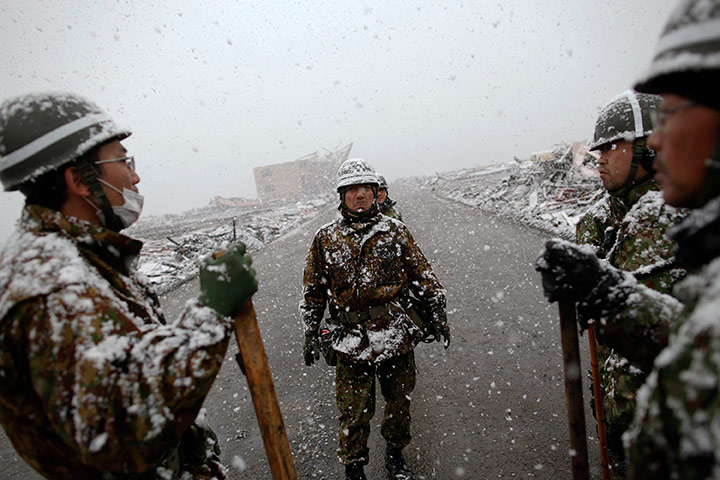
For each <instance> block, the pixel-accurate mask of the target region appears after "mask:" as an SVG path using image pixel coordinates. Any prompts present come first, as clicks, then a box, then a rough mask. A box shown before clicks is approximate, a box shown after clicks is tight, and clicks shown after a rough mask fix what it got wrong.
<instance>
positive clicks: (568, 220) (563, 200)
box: [416, 142, 605, 240]
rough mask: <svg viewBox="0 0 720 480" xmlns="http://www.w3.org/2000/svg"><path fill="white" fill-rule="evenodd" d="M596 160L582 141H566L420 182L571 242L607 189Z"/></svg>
mask: <svg viewBox="0 0 720 480" xmlns="http://www.w3.org/2000/svg"><path fill="white" fill-rule="evenodd" d="M597 158H598V155H597V153H596V152H590V151H589V150H588V146H587V145H586V144H584V143H580V142H573V143H572V144H571V145H568V144H566V143H562V144H559V145H556V146H555V147H553V148H552V149H551V150H548V151H544V152H537V153H533V154H531V155H530V158H528V159H526V160H520V159H518V158H517V157H516V158H515V162H514V163H509V164H503V165H490V166H482V167H476V168H471V169H464V170H457V171H454V172H444V173H438V174H435V175H434V176H432V177H429V178H427V177H426V178H420V179H416V180H417V181H419V182H420V184H421V186H422V187H423V188H429V189H431V190H432V191H433V192H435V193H436V194H438V195H440V196H443V197H446V198H450V199H452V200H455V201H457V202H460V203H464V204H466V205H469V206H472V207H476V208H479V209H481V210H484V211H487V212H490V213H493V214H499V215H502V216H507V217H510V218H513V219H515V220H517V221H519V222H521V223H524V224H527V225H530V226H533V227H535V228H539V229H541V230H545V231H548V232H551V233H553V234H555V235H557V236H559V237H563V238H565V239H568V240H572V239H574V238H575V224H576V223H577V222H578V221H579V220H580V218H581V217H582V216H583V215H584V214H585V212H586V211H587V209H588V208H589V207H590V206H591V205H593V204H594V203H595V202H597V201H598V200H599V199H600V198H601V197H602V196H603V194H604V193H605V189H604V188H603V187H602V183H601V181H600V176H599V174H598V172H597Z"/></svg>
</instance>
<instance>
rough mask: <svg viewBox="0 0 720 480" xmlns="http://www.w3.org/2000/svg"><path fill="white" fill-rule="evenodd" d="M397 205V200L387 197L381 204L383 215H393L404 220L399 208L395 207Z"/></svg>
mask: <svg viewBox="0 0 720 480" xmlns="http://www.w3.org/2000/svg"><path fill="white" fill-rule="evenodd" d="M395 205H397V202H396V201H395V200H392V199H391V198H390V197H388V198H387V199H385V202H384V203H381V204H379V206H380V213H382V214H383V215H387V216H388V217H392V218H394V219H396V220H400V221H401V222H402V221H403V219H402V215H400V212H399V211H398V209H396V208H395Z"/></svg>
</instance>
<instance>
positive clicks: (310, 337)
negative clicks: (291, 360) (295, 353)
mask: <svg viewBox="0 0 720 480" xmlns="http://www.w3.org/2000/svg"><path fill="white" fill-rule="evenodd" d="M303 356H304V357H305V365H307V366H308V367H309V366H310V365H312V364H313V363H315V362H316V361H318V360H320V342H319V341H318V337H317V334H312V333H308V334H307V335H305V345H304V346H303Z"/></svg>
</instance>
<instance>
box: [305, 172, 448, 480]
mask: <svg viewBox="0 0 720 480" xmlns="http://www.w3.org/2000/svg"><path fill="white" fill-rule="evenodd" d="M377 189H378V181H377V177H376V175H375V172H374V170H373V169H372V168H371V167H370V166H369V165H368V163H367V162H365V161H364V160H361V159H350V160H346V161H345V162H344V163H343V164H342V165H341V166H340V168H339V169H338V183H337V190H338V193H339V194H340V206H339V207H338V208H339V210H340V212H341V214H342V218H339V219H337V220H335V221H333V222H332V223H329V224H327V225H325V226H324V227H322V228H321V229H320V230H319V231H318V232H317V233H316V234H315V238H314V240H313V243H312V246H311V247H310V252H309V253H308V257H307V261H306V264H305V272H304V277H303V301H302V302H301V304H300V313H301V315H302V320H303V324H304V330H305V347H304V349H303V353H304V356H305V363H306V364H307V365H308V366H309V365H312V364H313V362H314V360H317V359H318V358H319V356H318V353H317V347H318V332H319V328H320V324H321V321H322V318H323V312H324V310H325V307H326V306H327V307H328V309H329V312H330V319H329V320H328V324H329V328H330V331H331V333H330V334H329V335H328V337H329V338H328V339H326V341H324V342H323V343H324V344H326V345H329V350H330V351H331V353H332V354H333V355H334V356H335V357H336V359H337V360H336V362H337V365H336V371H335V373H336V404H337V406H338V409H339V410H340V429H339V440H340V448H339V450H338V454H339V457H340V460H341V462H342V463H344V464H345V474H346V478H347V479H353V480H355V479H364V478H365V474H364V472H363V467H364V465H367V463H368V453H369V451H368V447H367V440H368V436H369V434H370V420H371V418H372V417H373V414H374V412H375V376H376V375H377V378H378V381H379V382H380V390H381V392H382V395H383V397H384V398H385V402H386V406H385V415H384V418H383V422H382V429H381V434H382V436H383V437H384V438H385V440H386V441H387V449H386V452H385V453H386V455H385V464H386V467H387V469H388V471H389V472H390V475H391V476H392V478H396V479H411V478H413V475H412V472H411V471H410V468H409V467H408V465H407V463H406V462H405V459H404V457H403V454H402V449H403V448H404V447H405V446H407V445H408V443H410V393H411V392H412V391H413V388H414V387H415V360H414V356H413V348H414V347H415V345H416V344H417V342H418V341H419V340H420V339H421V338H422V332H421V329H420V328H418V326H417V325H416V324H415V323H413V321H412V320H411V319H410V317H409V316H408V313H407V312H406V310H405V308H404V305H405V297H406V296H407V295H409V294H410V293H412V294H414V295H415V297H417V298H419V299H421V300H422V303H423V305H424V307H425V309H426V310H427V312H429V313H428V316H429V317H430V320H429V323H430V327H431V328H432V329H433V332H434V334H435V338H436V339H437V340H438V341H439V340H440V339H441V338H442V339H443V341H444V344H445V348H447V347H448V346H449V344H450V333H449V328H448V325H447V319H446V314H445V290H444V288H443V287H442V285H441V284H440V282H439V281H438V279H437V277H436V276H435V274H434V273H433V272H432V269H431V267H430V264H429V263H428V261H427V259H426V258H425V256H424V255H423V253H422V252H421V251H420V248H419V247H418V246H417V244H416V243H415V240H414V239H413V237H412V235H411V234H410V232H409V231H408V229H407V228H406V227H405V225H404V224H403V223H402V222H399V221H397V220H395V219H393V218H390V217H387V216H384V215H380V214H379V208H378V205H377V202H376V198H377Z"/></svg>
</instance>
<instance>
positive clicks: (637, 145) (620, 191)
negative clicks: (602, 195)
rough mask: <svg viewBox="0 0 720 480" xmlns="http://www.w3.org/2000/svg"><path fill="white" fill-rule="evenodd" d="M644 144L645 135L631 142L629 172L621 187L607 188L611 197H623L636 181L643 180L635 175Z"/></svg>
mask: <svg viewBox="0 0 720 480" xmlns="http://www.w3.org/2000/svg"><path fill="white" fill-rule="evenodd" d="M646 144H647V138H645V137H642V138H638V139H637V140H635V141H634V142H633V154H632V161H631V163H630V172H628V176H627V178H626V179H625V183H624V184H623V185H622V186H621V187H618V188H616V189H615V190H608V193H609V194H610V195H612V196H613V197H624V196H625V195H627V194H628V193H630V190H632V188H633V187H634V186H635V184H636V183H639V182H640V181H642V180H644V178H640V179H636V178H635V177H636V176H637V171H638V168H639V167H640V163H641V161H642V158H643V155H644V153H643V151H644V150H645V145H646Z"/></svg>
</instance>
